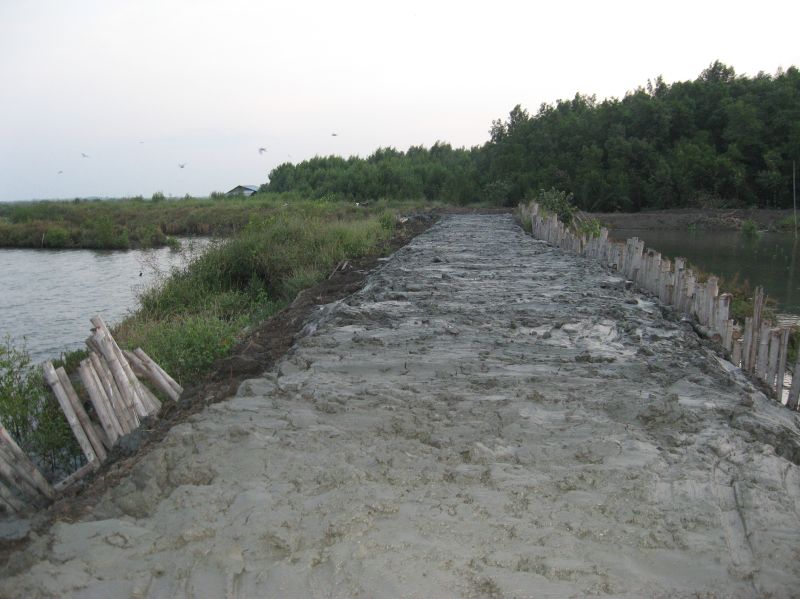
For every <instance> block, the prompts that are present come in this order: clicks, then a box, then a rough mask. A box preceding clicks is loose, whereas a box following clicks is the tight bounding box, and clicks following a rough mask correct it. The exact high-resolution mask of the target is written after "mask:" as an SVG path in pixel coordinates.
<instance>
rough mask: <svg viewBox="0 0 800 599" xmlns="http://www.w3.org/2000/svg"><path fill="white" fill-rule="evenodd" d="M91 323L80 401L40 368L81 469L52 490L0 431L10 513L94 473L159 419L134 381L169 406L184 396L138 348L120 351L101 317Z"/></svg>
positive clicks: (48, 366) (62, 379)
mask: <svg viewBox="0 0 800 599" xmlns="http://www.w3.org/2000/svg"><path fill="white" fill-rule="evenodd" d="M91 322H92V325H94V328H93V330H92V335H91V336H90V337H89V339H87V340H86V345H87V346H88V348H89V356H88V357H87V358H86V359H84V360H83V361H81V363H80V366H79V368H78V375H79V377H80V380H81V383H82V385H83V388H84V390H85V392H86V396H87V397H86V398H85V399H83V398H81V397H80V395H79V394H78V392H77V391H76V390H75V388H74V387H73V385H72V382H71V381H70V379H69V376H68V375H67V373H66V371H65V370H64V368H54V367H53V364H52V362H45V363H44V364H43V365H42V371H43V374H44V380H45V382H47V384H48V385H49V386H50V388H51V389H52V391H53V393H54V395H55V397H56V400H57V401H58V403H59V405H60V406H61V411H62V412H63V413H64V416H65V417H66V419H67V422H68V423H69V426H70V428H71V429H72V432H73V434H74V435H75V438H76V439H77V441H78V445H80V448H81V451H82V452H83V454H84V456H85V457H86V464H85V465H84V466H82V467H81V468H79V469H78V470H77V471H76V472H73V473H72V474H70V475H69V476H67V477H66V478H65V479H64V480H62V481H61V482H59V483H58V484H56V485H54V486H51V485H50V483H48V482H47V480H46V479H45V478H44V476H43V475H42V474H41V472H39V470H38V469H37V468H36V466H35V465H34V463H33V462H32V461H31V460H30V458H28V456H27V455H26V454H25V452H24V451H23V450H22V449H20V447H19V446H18V445H17V444H16V443H15V442H14V439H13V438H12V437H11V435H9V434H8V432H7V431H6V430H5V429H4V428H3V427H2V426H0V505H4V506H6V507H7V508H8V509H10V510H12V511H14V512H17V513H21V512H25V511H28V510H30V509H31V508H35V507H41V506H42V505H46V504H47V503H49V502H50V501H52V500H53V499H54V498H55V497H56V494H57V493H58V492H59V491H62V490H64V489H65V488H67V487H68V486H69V485H70V484H72V483H73V482H75V481H76V480H79V479H80V478H82V477H84V476H85V475H86V474H88V473H89V472H92V471H94V470H97V469H98V468H99V467H100V464H102V463H103V462H104V461H105V460H106V459H108V454H109V452H110V451H111V449H112V448H113V447H114V446H115V445H116V444H117V442H118V441H119V439H120V438H122V437H124V436H125V435H127V434H129V433H131V432H133V431H134V430H136V429H137V428H138V427H139V426H140V425H141V423H142V420H144V419H145V418H148V417H155V416H156V415H157V414H158V412H159V411H160V410H161V401H160V400H159V399H158V398H157V397H156V396H155V394H154V393H153V392H152V391H151V390H150V389H149V388H148V387H147V386H145V385H144V384H143V383H142V381H141V380H140V378H139V377H141V379H144V380H147V381H149V382H150V384H151V385H152V386H153V388H154V389H155V390H156V391H158V392H160V393H162V394H163V396H164V397H167V398H169V399H170V400H172V401H177V400H178V399H179V397H180V395H181V393H183V388H182V387H181V386H180V385H179V384H178V383H177V382H176V381H175V380H174V379H173V378H172V377H171V376H169V375H168V374H167V373H166V372H165V371H164V370H163V369H162V368H161V367H160V366H159V365H158V364H156V363H155V362H154V361H153V360H152V359H151V358H150V357H149V356H148V355H147V354H146V353H145V352H144V351H143V350H142V349H141V348H139V349H136V350H135V351H133V352H128V351H123V350H121V349H120V348H119V346H118V345H117V343H116V341H114V338H113V337H112V336H111V332H110V331H109V329H108V327H107V326H106V323H105V322H103V319H102V318H100V317H99V316H96V317H94V318H92V319H91ZM87 407H88V408H89V410H88V411H87Z"/></svg>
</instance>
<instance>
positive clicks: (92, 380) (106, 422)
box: [78, 358, 125, 446]
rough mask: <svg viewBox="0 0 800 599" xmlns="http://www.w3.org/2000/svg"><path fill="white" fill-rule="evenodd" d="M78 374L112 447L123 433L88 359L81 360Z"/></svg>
mask: <svg viewBox="0 0 800 599" xmlns="http://www.w3.org/2000/svg"><path fill="white" fill-rule="evenodd" d="M78 374H79V375H80V377H81V381H83V386H84V387H86V391H87V392H88V393H89V399H90V400H91V402H92V405H93V406H94V410H95V412H97V416H98V418H100V422H101V423H102V424H103V428H104V429H105V431H106V435H108V441H109V443H111V445H112V446H113V445H115V444H116V442H117V440H118V439H119V438H120V437H121V436H122V435H124V434H125V432H124V430H123V429H122V424H120V422H119V419H118V418H117V415H116V413H115V412H114V408H113V406H112V405H111V401H110V400H109V398H108V396H107V395H106V392H105V390H104V389H103V386H102V385H101V384H100V379H99V377H98V376H97V373H96V372H95V370H94V366H93V365H92V361H91V360H90V359H89V358H86V359H84V360H81V364H80V366H79V368H78Z"/></svg>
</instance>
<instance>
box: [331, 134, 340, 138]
mask: <svg viewBox="0 0 800 599" xmlns="http://www.w3.org/2000/svg"><path fill="white" fill-rule="evenodd" d="M331 137H339V134H338V133H331Z"/></svg>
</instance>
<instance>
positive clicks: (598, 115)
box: [262, 61, 800, 211]
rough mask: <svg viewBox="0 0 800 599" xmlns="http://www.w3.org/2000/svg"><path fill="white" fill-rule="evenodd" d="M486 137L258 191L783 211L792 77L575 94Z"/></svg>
mask: <svg viewBox="0 0 800 599" xmlns="http://www.w3.org/2000/svg"><path fill="white" fill-rule="evenodd" d="M489 135H490V138H489V140H488V141H487V142H486V143H484V144H483V145H482V146H475V147H473V148H470V149H465V148H452V147H451V146H450V145H449V144H446V143H442V142H438V143H436V144H434V145H433V146H432V147H431V148H424V147H418V146H415V147H411V148H409V149H408V150H407V151H406V152H403V151H398V150H395V149H393V148H381V149H378V150H377V151H376V152H374V153H373V154H372V155H371V156H369V157H367V158H363V159H362V158H359V157H350V158H347V159H345V158H341V157H338V156H328V157H315V158H312V159H311V160H307V161H304V162H301V163H299V164H296V165H295V164H290V163H285V164H282V165H280V166H278V167H277V168H275V169H273V170H272V171H271V172H270V173H269V182H268V183H266V184H265V185H263V186H262V189H263V190H264V191H296V192H298V193H301V194H303V195H310V196H312V197H323V196H330V195H333V196H341V197H346V198H350V199H355V200H367V199H370V198H377V197H389V198H410V197H424V198H427V199H430V200H441V201H445V202H451V203H458V204H469V203H472V202H476V201H488V202H490V203H493V204H497V205H514V204H516V203H517V202H518V201H520V200H522V199H524V198H525V197H527V196H529V195H531V194H533V193H535V192H537V191H538V190H541V189H550V188H554V189H560V190H564V191H567V192H569V193H571V194H572V196H573V198H574V202H575V204H576V205H577V206H578V207H579V208H581V209H583V210H589V211H615V210H620V211H637V210H641V209H645V208H674V207H690V206H731V207H734V206H736V207H739V206H743V207H749V206H757V207H762V208H765V207H776V208H781V207H789V206H791V205H792V163H793V161H800V71H798V69H797V68H796V67H790V68H788V69H787V70H785V71H783V70H779V71H778V72H777V73H775V74H774V75H770V74H766V73H763V72H762V73H758V74H757V75H755V76H753V77H748V76H740V75H736V73H735V71H734V69H733V67H729V66H727V65H725V64H722V63H721V62H719V61H716V62H714V63H713V64H711V65H710V66H709V67H708V68H707V69H705V70H704V71H703V72H702V73H701V74H700V76H699V77H698V78H696V79H695V80H693V81H683V82H676V83H671V84H668V83H666V82H664V80H663V78H661V77H658V78H656V79H655V80H654V81H648V82H647V85H646V86H645V87H640V88H637V89H636V90H634V91H632V92H629V93H627V94H626V95H625V97H623V98H621V99H619V98H611V99H607V100H604V101H602V102H598V101H597V100H596V98H595V96H588V95H583V94H576V96H575V97H574V98H573V99H571V100H558V101H557V102H556V103H555V104H542V105H541V106H540V107H539V109H538V110H537V111H536V113H535V114H531V113H529V112H528V111H527V110H525V109H524V108H522V107H521V106H519V105H518V106H516V107H514V109H513V110H512V111H511V112H510V114H509V115H508V118H507V119H506V120H500V119H498V120H496V121H494V122H493V123H492V125H491V129H490V132H489Z"/></svg>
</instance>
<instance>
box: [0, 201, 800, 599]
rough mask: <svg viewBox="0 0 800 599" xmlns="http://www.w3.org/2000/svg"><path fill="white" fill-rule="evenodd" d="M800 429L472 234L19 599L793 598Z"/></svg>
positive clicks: (333, 326)
mask: <svg viewBox="0 0 800 599" xmlns="http://www.w3.org/2000/svg"><path fill="white" fill-rule="evenodd" d="M798 463H800V432H799V428H798V422H797V417H796V415H794V414H791V413H790V412H788V411H787V410H785V409H784V408H781V407H780V406H778V405H777V404H775V403H774V402H771V401H769V400H767V399H766V398H765V397H764V396H763V395H762V394H761V393H759V392H758V391H756V390H755V389H754V388H753V387H752V386H751V385H750V384H749V383H748V382H747V381H746V380H744V379H743V378H742V377H741V376H740V375H738V374H737V373H736V372H734V371H731V370H730V369H727V368H725V364H724V363H723V362H721V361H719V360H717V359H716V358H715V356H714V354H713V352H712V351H711V350H710V349H708V348H707V347H705V346H704V345H703V344H702V343H701V342H700V341H699V340H698V338H697V336H696V335H695V334H694V332H693V331H692V330H691V327H690V326H688V325H685V324H681V323H679V322H678V321H677V320H676V319H675V318H674V317H673V315H671V314H669V313H668V312H666V311H664V310H662V309H661V308H660V307H659V306H658V305H657V304H655V303H654V302H653V301H651V300H649V299H648V298H646V297H643V296H642V295H640V294H638V293H636V292H634V291H631V290H629V289H627V288H626V285H625V282H624V281H623V280H621V279H620V278H619V277H617V276H616V275H615V274H614V273H611V272H609V271H607V270H605V269H603V268H601V267H599V266H598V265H596V264H595V263H593V262H591V261H589V260H587V259H584V258H579V257H575V256H573V255H569V254H566V253H564V252H562V251H560V250H557V249H554V248H551V247H549V246H547V245H546V244H544V243H541V242H538V241H536V240H533V239H531V238H530V237H527V236H526V235H524V234H523V232H522V231H521V230H520V229H519V227H518V226H517V225H516V224H515V223H514V221H513V219H512V218H511V217H510V216H508V215H457V216H448V217H445V218H443V219H442V220H441V222H440V223H439V224H437V225H435V226H434V227H433V228H431V229H430V230H429V231H428V232H426V233H424V234H422V235H420V236H419V237H417V238H415V239H414V240H413V241H412V242H411V243H410V244H409V245H408V246H406V247H405V248H403V249H401V250H400V251H398V252H397V253H395V254H394V255H393V256H392V257H391V258H390V259H389V260H388V261H386V263H385V264H384V265H383V266H381V267H380V268H379V269H378V270H377V271H375V272H374V273H373V274H372V275H370V277H368V279H367V282H366V284H365V286H364V288H363V289H362V290H361V291H359V292H357V293H355V294H354V295H352V296H350V297H348V298H347V299H345V300H343V301H340V302H336V303H333V304H329V305H327V306H325V307H323V308H322V309H320V310H319V311H318V312H317V313H316V314H315V315H314V316H313V317H312V318H311V319H310V320H309V321H308V324H307V325H306V328H305V330H304V335H303V336H302V337H301V338H300V339H299V341H297V343H296V344H295V345H294V347H293V348H292V349H291V350H290V352H289V354H288V355H287V356H286V357H285V358H284V359H283V360H281V361H280V362H279V363H278V364H277V365H276V366H275V367H274V368H273V369H271V370H269V371H267V372H265V373H264V374H263V375H262V376H260V377H258V378H254V379H252V380H248V381H246V382H245V383H243V384H242V385H241V387H240V388H239V390H238V392H237V394H236V395H235V396H234V397H231V398H230V399H229V400H227V401H223V402H221V403H218V404H215V405H213V406H210V407H209V408H207V409H206V410H204V411H203V412H200V413H198V414H195V415H193V416H191V417H190V418H189V419H188V421H186V422H184V423H183V424H180V425H178V426H176V427H174V428H173V429H172V430H171V431H170V433H168V434H167V436H166V437H165V438H164V440H163V441H162V442H161V443H159V444H157V445H154V446H152V447H151V448H150V449H149V452H148V453H147V455H145V456H144V458H142V459H141V460H140V461H139V463H138V464H137V465H136V467H135V468H134V469H133V471H132V473H131V476H130V477H129V478H127V479H125V480H123V481H122V482H121V483H120V484H119V485H117V486H116V487H114V488H111V489H109V490H108V491H107V492H106V494H105V495H104V496H103V497H102V498H101V499H100V500H99V502H98V503H97V505H96V506H95V507H94V508H93V510H92V511H91V512H90V513H88V514H87V515H86V516H85V517H84V518H83V519H81V520H79V521H76V522H70V523H67V522H62V523H58V524H56V525H54V526H53V527H52V529H51V530H50V531H49V532H46V533H44V534H41V535H39V536H37V537H36V538H34V539H33V541H32V542H31V543H30V544H29V545H28V547H27V548H25V549H24V550H22V551H20V552H18V553H17V554H15V555H14V556H12V558H11V559H9V560H8V562H7V563H6V564H5V566H4V567H3V571H2V572H1V574H2V582H0V593H1V594H2V595H4V596H9V597H11V596H15V597H16V596H26V597H49V596H77V597H112V596H113V597H116V596H139V597H180V596H198V597H224V596H228V597H493V598H496V597H520V598H521V597H566V596H585V595H613V596H623V597H644V596H647V597H659V596H661V597H676V596H678V597H681V596H684V597H690V596H691V597H695V596H710V597H713V596H719V597H757V596H775V597H789V596H792V595H794V594H795V593H796V590H797V588H798V584H799V583H800V467H798V465H797V464H798Z"/></svg>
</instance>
